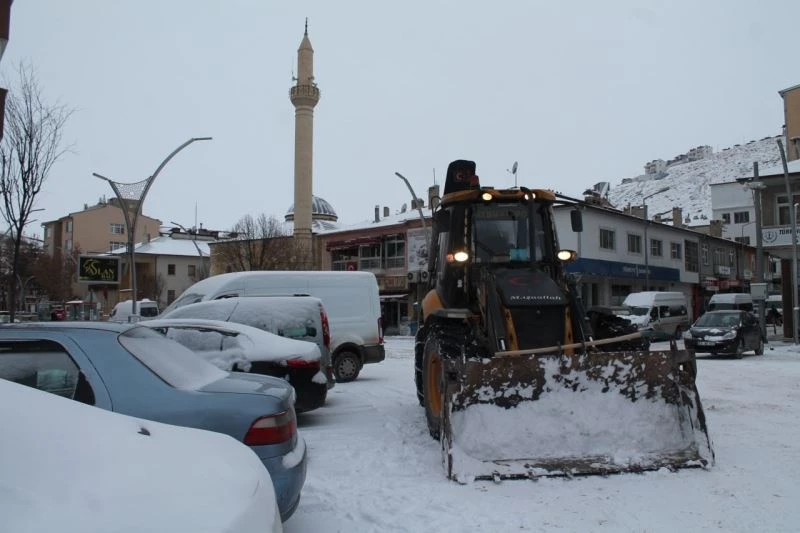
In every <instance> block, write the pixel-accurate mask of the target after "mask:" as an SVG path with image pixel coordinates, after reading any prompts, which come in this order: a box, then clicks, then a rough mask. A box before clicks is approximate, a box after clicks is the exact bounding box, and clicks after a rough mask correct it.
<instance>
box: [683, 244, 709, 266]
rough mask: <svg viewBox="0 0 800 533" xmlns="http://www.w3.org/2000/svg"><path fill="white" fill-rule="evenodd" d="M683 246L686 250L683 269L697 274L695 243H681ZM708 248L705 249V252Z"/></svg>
mask: <svg viewBox="0 0 800 533" xmlns="http://www.w3.org/2000/svg"><path fill="white" fill-rule="evenodd" d="M683 246H684V248H685V249H686V261H685V264H684V265H685V268H686V271H687V272H699V271H700V265H699V264H698V262H697V259H698V258H697V243H696V242H692V241H683ZM707 250H708V248H706V251H707Z"/></svg>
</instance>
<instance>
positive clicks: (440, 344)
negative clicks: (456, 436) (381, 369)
mask: <svg viewBox="0 0 800 533" xmlns="http://www.w3.org/2000/svg"><path fill="white" fill-rule="evenodd" d="M465 333H466V332H465V331H464V328H463V327H460V326H456V325H448V324H436V325H435V326H434V327H431V328H430V330H429V332H428V338H427V340H426V342H425V348H424V351H423V358H422V393H423V400H424V406H425V418H426V420H427V422H428V431H429V432H430V434H431V437H433V438H434V439H436V440H439V435H440V433H441V425H442V402H443V394H442V391H443V388H444V376H443V375H442V359H446V358H453V357H459V356H460V355H461V353H462V348H463V346H464V343H465V342H466V341H465V339H466V335H465Z"/></svg>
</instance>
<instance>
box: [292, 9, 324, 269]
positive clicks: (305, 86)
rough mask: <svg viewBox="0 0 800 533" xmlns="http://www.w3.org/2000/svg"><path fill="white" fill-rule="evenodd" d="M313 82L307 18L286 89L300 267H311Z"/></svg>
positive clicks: (316, 92) (315, 94) (315, 96)
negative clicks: (291, 82)
mask: <svg viewBox="0 0 800 533" xmlns="http://www.w3.org/2000/svg"><path fill="white" fill-rule="evenodd" d="M319 96H320V93H319V89H318V88H317V84H316V82H315V81H314V49H313V48H312V47H311V41H310V40H309V38H308V18H306V24H305V31H304V33H303V40H302V41H301V42H300V47H299V48H298V49H297V80H296V82H295V85H294V87H292V88H291V90H290V91H289V99H290V100H291V101H292V105H294V109H295V112H294V241H295V244H296V245H297V246H296V249H297V253H298V255H299V256H302V257H301V259H300V263H301V265H300V267H301V268H302V269H305V270H310V269H312V268H313V266H314V257H313V250H312V246H311V245H312V234H311V223H312V218H311V203H312V194H313V193H312V191H313V187H312V183H313V180H312V177H313V155H314V107H315V106H316V105H317V102H319Z"/></svg>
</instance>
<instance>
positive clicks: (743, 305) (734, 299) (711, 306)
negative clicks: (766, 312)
mask: <svg viewBox="0 0 800 533" xmlns="http://www.w3.org/2000/svg"><path fill="white" fill-rule="evenodd" d="M708 310H709V311H731V310H739V311H751V312H752V311H753V297H752V296H750V294H748V293H744V292H727V293H717V294H715V295H714V296H712V297H711V299H710V300H709V301H708Z"/></svg>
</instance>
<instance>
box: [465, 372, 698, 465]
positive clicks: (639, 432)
mask: <svg viewBox="0 0 800 533" xmlns="http://www.w3.org/2000/svg"><path fill="white" fill-rule="evenodd" d="M539 364H541V368H542V370H543V375H544V376H547V378H546V379H547V383H545V384H544V387H543V390H542V393H541V395H540V396H539V398H538V399H537V400H536V401H522V402H520V403H519V404H518V405H517V406H516V407H511V408H504V407H499V406H496V405H494V404H489V403H473V404H472V405H469V406H468V407H466V409H462V410H457V411H454V412H452V414H451V426H452V434H453V440H452V454H453V471H454V474H455V475H456V477H457V478H458V479H459V480H469V479H472V478H474V477H475V476H478V475H483V476H485V475H491V474H492V472H493V471H498V472H500V473H517V474H524V473H525V472H526V469H525V468H523V469H521V470H516V471H515V470H514V469H513V467H512V468H511V469H510V470H504V468H502V467H498V465H496V464H494V463H492V461H501V462H502V461H517V462H521V463H522V464H524V463H529V464H532V465H534V466H536V465H539V466H543V465H545V464H555V465H558V464H561V465H570V464H575V463H576V462H580V461H584V462H585V461H586V460H587V459H591V460H592V461H593V462H597V463H600V464H601V465H603V466H602V467H603V468H619V467H622V468H633V467H642V468H652V467H653V466H656V467H658V466H660V465H662V464H663V463H664V461H665V460H667V462H670V460H671V459H673V458H676V457H679V456H680V457H682V458H689V459H694V460H699V459H703V460H705V461H707V462H709V463H713V453H712V452H711V450H710V448H708V444H707V443H708V439H707V438H706V437H705V435H704V434H703V432H702V431H695V430H694V429H693V428H694V427H696V426H697V421H696V418H695V417H696V413H694V414H692V419H691V420H690V419H689V418H687V416H686V414H687V413H686V411H687V409H686V407H685V406H682V407H678V406H676V405H674V404H672V403H667V402H666V401H665V400H664V398H663V397H662V391H661V388H662V385H661V384H653V383H650V384H648V383H646V382H645V381H644V379H641V380H639V381H637V382H636V384H635V386H634V387H635V392H634V393H633V396H634V397H635V398H636V400H635V401H632V400H631V399H630V398H629V396H631V394H632V393H631V389H630V387H631V386H630V385H629V384H627V383H623V384H616V383H615V377H617V376H627V375H641V376H645V375H647V376H650V375H652V374H653V372H652V371H653V370H655V369H656V368H658V367H657V366H656V365H654V367H653V368H651V369H649V370H650V372H647V371H644V370H641V369H640V370H636V369H634V368H632V366H631V365H629V364H628V363H625V362H622V361H609V362H608V364H607V365H605V366H604V367H602V368H600V369H597V368H592V374H591V376H590V374H589V373H588V372H587V371H586V370H578V369H574V368H573V369H572V370H571V371H570V372H569V373H568V374H567V375H562V374H561V372H562V370H563V368H562V367H563V364H564V363H563V362H562V361H560V360H559V359H558V358H543V359H540V360H539ZM598 370H599V371H600V375H599V376H598V375H597V371H598ZM665 379H667V380H668V381H667V383H669V382H670V381H671V380H670V379H669V378H665ZM567 385H568V386H567ZM650 385H652V386H650ZM683 393H685V394H686V395H687V397H688V398H692V397H693V396H694V394H693V392H692V391H687V390H684V391H683ZM496 394H497V391H495V390H494V389H491V388H490V387H479V388H478V390H477V391H476V395H475V396H476V397H478V398H483V401H486V399H487V398H493V397H494V395H496ZM502 394H503V395H511V396H517V395H518V396H520V397H522V398H531V397H533V396H535V391H534V387H533V386H530V385H529V386H523V387H514V386H510V388H509V389H508V390H505V391H504V392H503V393H502ZM689 409H690V410H692V409H691V407H690V408H689ZM704 443H705V444H704ZM526 460H527V461H526ZM482 462H489V463H488V464H482ZM679 463H680V464H684V461H683V460H681V461H679ZM697 464H699V463H697ZM502 466H509V465H502ZM562 468H566V469H567V470H570V467H569V466H567V467H562Z"/></svg>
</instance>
